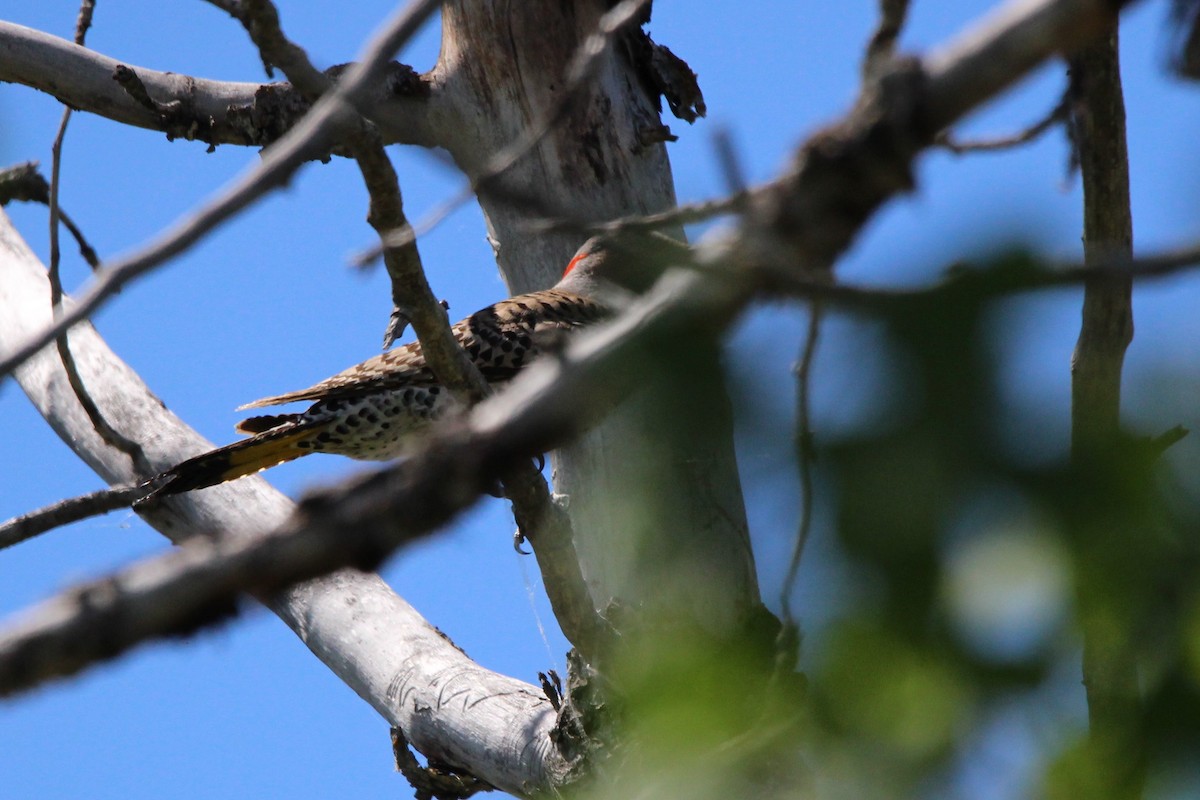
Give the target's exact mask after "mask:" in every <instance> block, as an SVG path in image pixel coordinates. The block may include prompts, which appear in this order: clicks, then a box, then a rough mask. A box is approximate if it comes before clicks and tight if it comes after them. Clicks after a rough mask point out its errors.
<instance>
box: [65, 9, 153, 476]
mask: <svg viewBox="0 0 1200 800" xmlns="http://www.w3.org/2000/svg"><path fill="white" fill-rule="evenodd" d="M94 11H95V0H82V2H81V4H80V6H79V16H78V18H77V20H76V22H75V44H77V45H81V46H82V45H83V43H84V38H85V37H86V36H87V31H88V28H90V27H91V24H92V14H93V12H94ZM71 113H72V109H71V107H70V106H64V107H63V114H62V120H61V121H60V122H59V124H58V132H57V133H56V134H55V136H54V143H53V144H52V145H51V147H50V189H49V192H48V197H47V205H48V206H49V207H50V265H49V269H48V271H47V272H48V278H49V281H50V305H51V306H52V307H53V308H54V309H55V310H56V311H58V310H61V308H62V298H63V293H62V278H61V271H60V270H61V263H62V253H61V251H60V249H59V241H58V223H59V218H60V213H59V208H58V188H59V185H60V175H61V171H62V148H63V142H64V141H65V139H66V136H67V123H69V122H70V121H71ZM69 336H70V334H69V332H67V331H63V333H62V335H61V336H59V337H58V338H57V339H56V340H55V346H56V347H57V349H58V355H59V358H60V359H62V364H63V371H64V372H65V373H66V375H67V380H68V381H69V382H70V384H71V389H72V391H74V393H75V397H76V399H77V400H79V405H80V406H81V407H82V408H83V410H84V412H85V413H86V414H87V416H88V419H89V420H91V422H92V426H93V427H94V428H95V429H96V433H98V434H99V435H100V438H101V439H103V440H104V441H105V442H107V443H108V444H110V445H112V446H113V447H115V448H117V449H118V450H120V451H121V452H123V453H125V454H127V455H128V456H129V457H130V458H131V459H133V463H134V464H135V465H137V467H138V468H139V469H141V470H143V471H146V472H149V468H148V467H147V466H146V459H145V456H144V455H143V454H142V449H141V447H139V446H138V445H137V443H136V442H134V441H132V440H130V439H129V438H127V437H126V436H124V435H122V434H121V433H120V431H118V430H116V429H115V428H113V426H112V425H110V424H109V423H108V420H106V419H105V418H104V415H103V414H101V413H100V409H99V408H97V406H96V402H95V401H94V400H93V399H92V397H91V395H90V394H89V393H88V390H87V387H86V386H84V383H83V378H82V377H81V376H80V374H79V368H78V366H77V365H76V364H75V357H74V356H72V355H71V346H70V342H69V341H68V339H69Z"/></svg>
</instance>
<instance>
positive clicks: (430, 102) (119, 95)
mask: <svg viewBox="0 0 1200 800" xmlns="http://www.w3.org/2000/svg"><path fill="white" fill-rule="evenodd" d="M119 73H120V74H121V75H124V76H125V80H127V81H128V80H131V77H130V76H136V79H137V82H138V84H140V85H141V87H142V89H143V90H144V91H145V93H146V97H145V99H148V100H150V103H149V104H147V103H146V102H145V100H139V99H138V97H135V95H133V94H131V93H130V92H129V91H128V90H127V89H126V88H125V87H124V85H123V84H122V83H119V82H118V81H116V80H114V77H115V76H117V75H118V74H119ZM0 80H4V81H10V82H12V83H18V84H22V85H25V86H29V87H32V88H34V89H38V90H41V91H43V92H46V93H47V94H50V95H53V96H54V97H56V98H58V99H59V100H60V101H62V102H63V103H65V104H66V105H69V106H71V107H72V108H77V109H79V110H82V111H88V112H91V113H93V114H99V115H101V116H103V117H106V118H108V119H112V120H114V121H116V122H121V123H125V124H127V125H134V126H137V127H140V128H148V129H150V130H157V131H162V132H164V133H167V134H168V135H169V136H171V137H173V138H175V137H178V138H184V139H188V140H193V139H194V140H198V141H202V142H206V143H208V144H209V145H210V146H215V145H219V144H230V145H243V146H244V145H257V146H262V145H266V144H269V143H271V142H273V141H275V140H276V139H277V138H279V136H280V135H281V134H282V133H283V132H284V131H287V130H290V129H291V128H292V127H294V125H295V124H296V123H297V122H298V121H299V119H300V118H301V117H302V116H303V115H304V114H305V113H306V112H307V111H308V110H309V105H308V103H307V102H305V101H304V100H303V98H301V97H300V96H299V95H298V94H297V92H296V91H295V90H294V89H292V87H290V86H288V85H287V84H260V83H234V82H227V81H213V80H206V79H204V78H195V77H192V76H189V75H179V74H177V73H173V72H159V71H157V70H152V69H147V68H145V67H138V66H131V65H127V64H124V63H122V62H120V61H117V60H116V59H113V58H110V57H108V56H105V55H102V54H100V53H97V52H95V51H93V50H89V49H87V48H84V47H79V46H77V45H74V44H72V43H71V42H68V41H67V40H65V39H60V38H58V37H56V36H51V35H49V34H46V33H43V32H41V31H37V30H34V29H32V28H26V27H24V26H21V25H15V24H13V23H10V22H3V21H0ZM367 94H368V97H367V102H368V103H369V104H371V105H374V106H376V107H377V111H376V112H375V114H376V115H377V117H378V118H379V119H382V120H386V122H387V131H386V136H387V137H388V143H389V144H391V143H404V144H417V145H422V146H426V147H431V146H434V145H435V144H436V139H435V138H434V132H433V130H432V127H431V124H430V115H431V114H433V115H435V116H436V115H437V113H438V112H436V110H435V109H436V107H437V105H438V103H439V100H438V97H437V96H436V94H433V93H431V92H430V91H429V87H428V85H426V84H425V83H424V81H421V80H417V81H416V82H414V81H413V79H412V71H411V70H409V69H408V68H407V67H400V66H399V65H395V67H394V68H389V70H388V71H387V72H386V73H385V74H384V75H383V76H382V77H380V79H379V80H378V82H377V83H376V84H375V86H374V88H373V89H372V90H371V91H370V92H368V93H367ZM164 108H170V109H174V112H175V113H174V115H169V116H168V117H166V118H164V116H163V114H162V111H163V109H164ZM443 113H444V112H443ZM340 134H341V131H340V130H335V131H334V135H333V137H332V138H333V139H335V140H336V139H337V138H338V137H339V136H340ZM314 157H315V156H314Z"/></svg>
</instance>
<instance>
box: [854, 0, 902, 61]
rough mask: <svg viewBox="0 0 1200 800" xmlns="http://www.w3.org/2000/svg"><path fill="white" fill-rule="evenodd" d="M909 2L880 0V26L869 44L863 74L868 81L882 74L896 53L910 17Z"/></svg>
mask: <svg viewBox="0 0 1200 800" xmlns="http://www.w3.org/2000/svg"><path fill="white" fill-rule="evenodd" d="M908 2H909V0H879V25H878V26H876V28H875V32H874V33H872V34H871V39H870V40H869V41H868V42H867V52H866V55H865V56H864V57H863V65H862V74H863V77H864V78H865V79H867V80H870V79H872V78H874V77H875V76H876V75H878V74H880V72H881V70H883V69H885V68H886V65H887V62H888V60H889V59H891V57H892V55H893V54H894V53H895V51H896V40H897V39H899V38H900V31H901V30H903V28H904V21H905V19H906V18H907V17H908Z"/></svg>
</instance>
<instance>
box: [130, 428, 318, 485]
mask: <svg viewBox="0 0 1200 800" xmlns="http://www.w3.org/2000/svg"><path fill="white" fill-rule="evenodd" d="M316 427H317V426H315V425H311V424H310V425H306V424H303V423H298V422H291V421H288V422H285V423H284V424H281V425H279V426H278V427H274V428H271V429H270V430H267V431H264V432H262V433H259V434H257V435H256V436H251V437H250V438H249V439H242V440H241V441H238V442H234V443H233V444H227V445H225V446H224V447H218V448H217V449H216V450H210V451H209V452H207V453H203V454H201V455H198V456H196V457H195V458H189V459H188V460H187V461H183V462H180V463H179V464H176V465H175V466H174V467H172V468H171V469H169V470H167V471H166V472H164V473H162V474H161V475H158V476H156V477H154V478H151V479H150V480H149V481H147V482H146V485H147V486H148V487H149V488H150V493H149V495H147V499H150V498H153V497H161V496H163V495H169V494H180V493H181V492H190V491H192V490H193V489H203V488H205V487H208V486H215V485H217V484H218V483H224V482H225V481H231V480H233V479H234V478H240V477H242V476H243V475H251V474H253V473H255V472H258V471H259V470H262V469H266V468H267V467H273V466H275V465H276V464H282V463H284V462H285V461H291V460H293V459H296V458H299V457H300V456H303V455H307V454H308V453H311V452H312V450H310V449H308V448H306V447H305V446H304V443H305V442H307V441H308V440H310V439H312V438H313V436H315V435H316V433H317V432H318V431H317V430H316Z"/></svg>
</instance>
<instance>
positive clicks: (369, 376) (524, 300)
mask: <svg viewBox="0 0 1200 800" xmlns="http://www.w3.org/2000/svg"><path fill="white" fill-rule="evenodd" d="M604 316H606V312H605V309H604V307H603V306H601V305H600V304H599V303H596V302H594V301H592V300H588V299H587V298H584V297H581V296H579V295H575V294H571V293H568V292H561V291H558V290H555V289H547V290H545V291H541V292H532V293H530V294H525V295H518V296H516V297H512V298H509V299H508V300H503V301H501V302H499V303H497V304H496V305H494V306H489V307H488V308H485V309H482V310H480V311H477V312H475V313H474V314H472V315H471V316H469V317H467V318H466V319H464V320H462V321H460V322H458V323H456V324H455V325H454V326H453V327H452V328H451V332H452V333H453V335H454V338H455V339H456V340H457V341H458V343H459V345H460V346H461V347H462V348H463V350H465V351H466V353H467V356H468V357H469V358H470V359H471V360H472V361H473V362H474V363H475V366H476V367H478V369H479V371H480V372H481V373H482V374H483V377H484V378H485V379H486V380H487V381H488V382H489V383H502V382H504V381H506V380H509V379H511V378H512V377H513V376H514V375H515V374H516V373H517V372H519V371H520V370H521V369H522V368H523V367H524V366H525V365H526V364H528V363H529V361H531V360H532V359H533V358H534V357H535V356H536V355H537V354H538V339H539V334H542V333H544V332H548V331H553V330H571V329H574V328H578V327H581V326H583V325H587V324H589V323H591V322H594V321H596V320H599V319H601V318H603V317H604ZM437 382H438V381H437V378H436V377H435V376H434V374H433V371H432V370H431V369H429V365H428V364H427V363H426V361H425V354H424V353H422V352H421V345H420V343H418V342H410V343H408V344H405V345H402V346H400V347H397V348H395V349H394V350H389V351H388V352H386V353H381V354H380V355H377V356H375V357H373V358H369V359H367V360H366V361H363V362H362V363H361V364H355V365H354V366H353V367H350V368H349V369H346V370H343V371H342V372H339V373H338V374H336V375H334V376H332V377H330V378H326V379H325V380H323V381H321V382H320V383H318V384H315V385H313V386H310V387H308V388H307V389H301V390H299V391H296V392H288V393H287V394H280V395H275V396H273V397H264V398H262V399H261V400H255V401H254V402H253V403H247V404H246V405H244V406H242V407H241V408H243V409H247V408H261V407H263V406H274V405H281V404H283V403H295V402H299V401H301V400H308V401H317V400H325V399H330V398H336V397H347V396H355V395H359V394H362V393H364V392H375V391H383V390H387V389H394V388H402V387H405V386H429V385H433V384H436V383H437Z"/></svg>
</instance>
